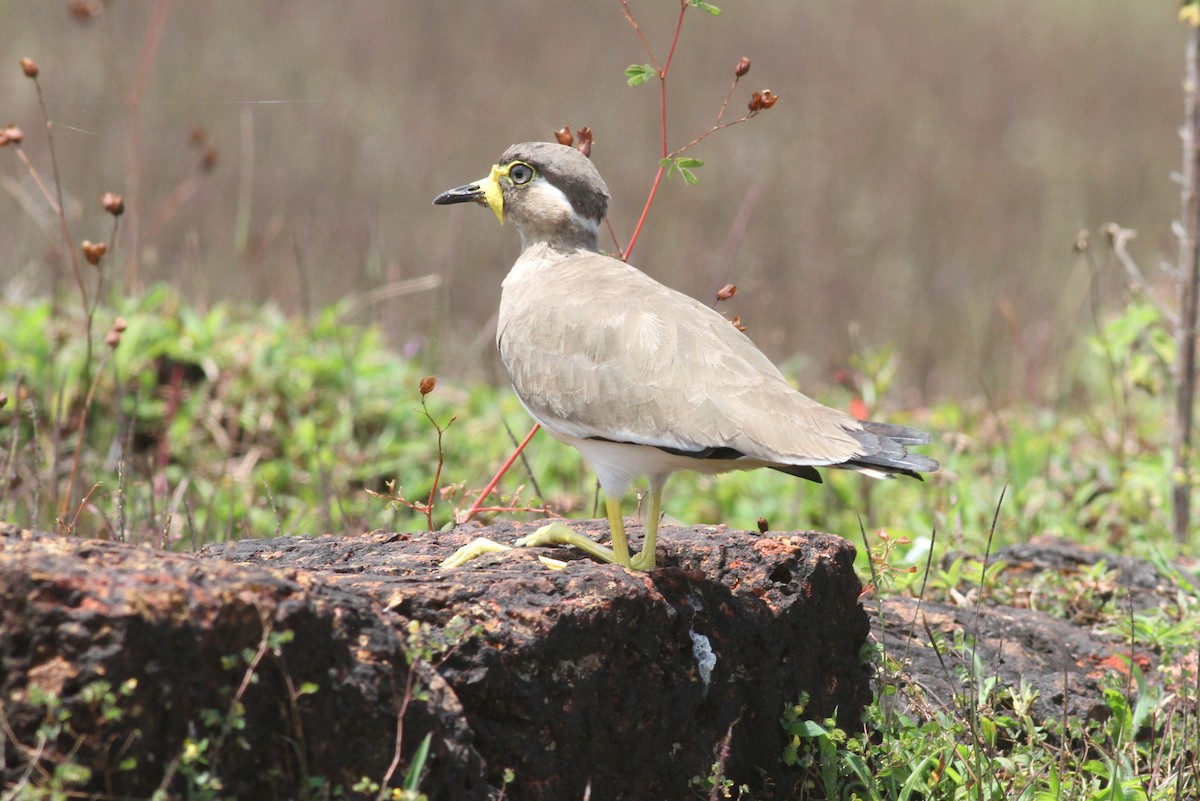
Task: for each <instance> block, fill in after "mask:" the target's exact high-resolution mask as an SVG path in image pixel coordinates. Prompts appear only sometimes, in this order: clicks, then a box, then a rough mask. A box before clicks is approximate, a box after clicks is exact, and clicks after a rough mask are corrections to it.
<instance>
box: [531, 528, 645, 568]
mask: <svg viewBox="0 0 1200 801" xmlns="http://www.w3.org/2000/svg"><path fill="white" fill-rule="evenodd" d="M516 544H517V547H518V548H544V547H546V546H550V545H571V546H574V547H575V548H578V549H579V550H581V551H583V552H584V553H588V554H591V555H592V556H594V557H596V558H597V559H601V560H603V561H605V562H608V563H609V564H615V565H619V564H621V560H620V559H618V558H617V555H616V554H615V553H613V551H612V550H610V549H608V548H605V547H604V546H603V545H598V544H596V543H595V542H594V541H592V540H590V539H588V538H587V537H585V536H584V535H582V534H580V533H579V532H578V531H574V530H572V529H570V528H568V527H567V525H566V524H565V523H561V522H559V521H557V520H555V521H554V522H553V523H548V524H547V525H544V526H542V527H541V528H539V529H538V530H537V531H535V532H533V533H532V534H530V535H529V536H527V537H521V539H519V540H517V543H516ZM625 566H626V567H628V566H629V565H628V564H626V565H625Z"/></svg>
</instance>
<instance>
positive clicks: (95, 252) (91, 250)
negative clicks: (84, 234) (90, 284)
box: [80, 239, 108, 267]
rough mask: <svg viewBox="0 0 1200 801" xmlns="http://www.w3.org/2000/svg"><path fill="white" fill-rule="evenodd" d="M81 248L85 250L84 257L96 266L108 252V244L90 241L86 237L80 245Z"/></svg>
mask: <svg viewBox="0 0 1200 801" xmlns="http://www.w3.org/2000/svg"><path fill="white" fill-rule="evenodd" d="M80 249H81V250H83V257H84V258H85V259H87V263H88V264H90V265H92V266H93V267H95V266H96V265H97V264H99V263H100V259H102V258H104V254H105V253H107V252H108V245H106V244H105V243H103V242H89V241H87V240H86V239H85V240H83V243H82V244H81V245H80Z"/></svg>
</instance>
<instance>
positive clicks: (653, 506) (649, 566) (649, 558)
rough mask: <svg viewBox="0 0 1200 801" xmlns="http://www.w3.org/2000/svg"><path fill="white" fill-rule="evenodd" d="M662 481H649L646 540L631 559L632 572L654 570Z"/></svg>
mask: <svg viewBox="0 0 1200 801" xmlns="http://www.w3.org/2000/svg"><path fill="white" fill-rule="evenodd" d="M663 483H664V482H662V481H654V480H653V479H651V481H650V502H649V504H648V505H647V506H646V538H645V541H644V542H643V543H642V552H641V553H639V554H638V555H637V556H635V557H633V559H632V560H631V561H630V564H629V566H630V567H631V568H633V569H634V570H653V569H654V561H655V560H654V549H655V548H656V547H657V546H658V518H659V515H660V510H661V509H662V492H663Z"/></svg>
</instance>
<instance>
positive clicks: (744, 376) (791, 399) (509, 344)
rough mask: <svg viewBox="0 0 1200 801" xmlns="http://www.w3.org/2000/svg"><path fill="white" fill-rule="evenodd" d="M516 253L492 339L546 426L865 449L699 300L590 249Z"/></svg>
mask: <svg viewBox="0 0 1200 801" xmlns="http://www.w3.org/2000/svg"><path fill="white" fill-rule="evenodd" d="M521 266H522V265H521V262H520V261H519V262H518V265H517V266H516V267H514V272H513V273H512V274H510V276H509V279H506V281H505V286H504V293H503V297H502V300H501V309H500V324H499V330H498V334H497V340H498V344H499V347H500V352H501V356H502V358H503V360H504V363H505V365H506V366H507V368H508V372H509V376H510V378H511V379H512V382H513V387H514V388H515V389H516V391H517V394H518V396H520V398H521V400H522V402H523V403H524V404H525V406H526V408H528V409H529V411H530V413H531V414H533V416H534V417H536V418H537V419H538V420H539V421H541V422H542V423H543V425H545V426H546V427H548V428H550V429H551V430H552V431H558V432H560V433H563V434H568V435H570V436H574V437H578V438H580V439H588V438H596V437H598V438H603V439H608V440H613V441H617V442H632V443H637V444H642V445H652V446H655V447H662V448H671V449H676V450H680V451H687V452H693V451H702V450H705V449H709V448H733V449H735V450H737V451H739V452H741V453H743V454H745V455H746V456H747V457H750V458H752V459H758V460H762V461H764V462H769V463H777V464H792V465H803V464H836V463H839V462H844V461H846V460H848V459H852V458H854V457H857V456H862V455H864V454H867V453H870V452H871V451H872V447H871V444H872V443H873V442H874V441H875V439H876V438H875V436H874V435H873V434H870V433H869V432H867V431H864V430H863V427H862V425H861V424H860V423H859V422H858V421H857V420H855V419H854V418H852V417H850V416H849V415H847V414H844V413H842V412H839V411H836V410H834V409H830V408H828V407H825V406H822V405H821V404H819V403H817V402H816V401H814V400H812V399H811V398H808V397H806V396H805V395H803V394H801V393H800V392H798V391H796V390H795V389H793V388H792V387H791V386H790V385H789V384H788V383H787V380H786V379H784V377H783V375H782V374H781V373H780V372H779V370H778V369H777V368H776V367H775V365H773V364H772V363H771V362H770V360H769V359H767V357H766V356H764V355H763V354H762V352H761V351H759V350H758V348H757V347H755V345H754V343H752V342H751V341H750V339H749V338H748V337H747V336H746V335H745V334H743V333H742V332H740V331H738V330H737V328H735V327H734V326H733V325H732V324H731V323H730V322H729V320H727V319H725V318H724V317H722V316H721V315H720V314H718V313H717V312H715V311H713V310H712V309H710V308H709V307H707V306H705V305H704V304H702V303H700V302H699V301H697V300H695V299H693V298H691V297H688V296H687V295H684V294H681V293H679V292H676V291H675V290H672V289H670V288H668V287H665V286H663V285H662V284H659V283H658V282H657V281H654V280H653V279H652V278H650V277H649V276H647V275H645V274H644V273H642V272H640V271H639V270H636V269H634V268H633V267H630V266H628V265H626V264H624V263H623V262H620V261H618V260H616V259H613V258H609V257H607V256H602V255H599V254H577V255H573V256H570V257H568V258H565V259H562V260H553V259H547V260H545V261H544V262H543V263H540V264H536V265H532V266H530V265H525V267H524V268H523V269H518V268H521ZM518 272H519V273H520V275H519V277H517V274H518ZM514 278H515V279H516V280H514ZM851 432H854V435H852V434H851Z"/></svg>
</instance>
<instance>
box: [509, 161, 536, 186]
mask: <svg viewBox="0 0 1200 801" xmlns="http://www.w3.org/2000/svg"><path fill="white" fill-rule="evenodd" d="M535 175H537V173H536V172H535V171H534V169H533V167H530V166H529V165H528V164H526V163H525V162H523V161H514V162H513V163H512V164H510V165H508V180H510V181H512V182H513V185H514V186H524V185H525V184H527V183H529V182H530V181H532V180H533V178H534V176H535Z"/></svg>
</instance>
